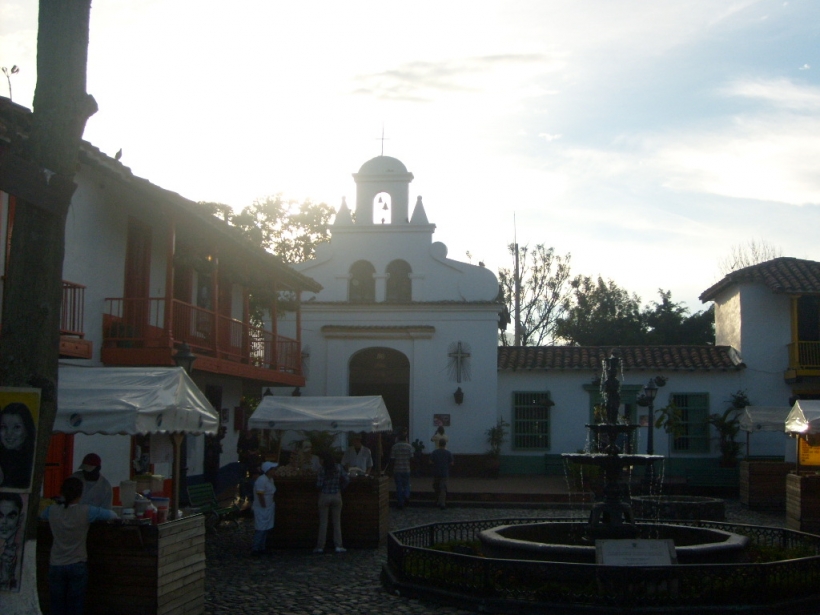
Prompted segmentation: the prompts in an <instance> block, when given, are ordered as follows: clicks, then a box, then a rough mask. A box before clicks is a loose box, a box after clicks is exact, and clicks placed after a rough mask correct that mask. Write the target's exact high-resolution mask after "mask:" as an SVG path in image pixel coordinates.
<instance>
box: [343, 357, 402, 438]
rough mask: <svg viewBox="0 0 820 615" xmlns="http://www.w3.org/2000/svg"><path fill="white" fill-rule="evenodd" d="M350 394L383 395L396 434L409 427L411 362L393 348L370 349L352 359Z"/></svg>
mask: <svg viewBox="0 0 820 615" xmlns="http://www.w3.org/2000/svg"><path fill="white" fill-rule="evenodd" d="M348 390H349V391H350V395H381V396H382V398H383V399H384V403H385V405H386V406H387V410H388V412H389V413H390V420H391V421H392V422H393V431H396V432H397V431H398V430H400V429H402V428H405V429H409V428H410V361H409V360H408V359H407V357H406V356H405V355H404V354H402V353H401V352H399V351H397V350H393V349H392V348H367V349H365V350H361V351H359V352H357V353H356V354H355V355H353V357H352V358H351V359H350V380H349V388H348Z"/></svg>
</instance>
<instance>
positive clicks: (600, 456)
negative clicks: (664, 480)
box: [479, 354, 748, 563]
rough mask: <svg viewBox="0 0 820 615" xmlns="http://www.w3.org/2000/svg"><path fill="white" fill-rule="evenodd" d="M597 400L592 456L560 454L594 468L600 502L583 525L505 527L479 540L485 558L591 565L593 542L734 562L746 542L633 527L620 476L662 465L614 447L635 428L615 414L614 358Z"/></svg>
mask: <svg viewBox="0 0 820 615" xmlns="http://www.w3.org/2000/svg"><path fill="white" fill-rule="evenodd" d="M603 368H604V378H602V383H603V387H602V394H603V399H604V404H603V405H604V416H603V420H602V421H601V422H598V423H595V424H591V425H587V426H586V427H587V429H588V430H589V431H590V433H591V434H592V435H593V441H594V444H595V446H594V448H595V449H596V451H597V452H588V453H565V454H564V455H563V457H564V459H565V460H566V461H568V462H570V463H576V464H580V465H585V466H594V467H597V468H600V470H601V471H602V473H603V477H604V488H603V499H602V500H600V501H598V502H596V503H595V504H594V505H593V507H592V511H591V512H590V515H589V521H588V522H587V523H586V524H584V523H576V522H548V523H531V524H516V525H505V526H499V527H495V528H491V529H488V530H484V531H482V532H481V533H480V534H479V538H480V540H481V543H482V549H483V552H484V554H485V555H487V556H489V557H497V558H505V559H535V560H545V561H561V562H580V563H594V562H595V561H596V546H595V543H596V541H598V540H614V539H638V538H640V539H661V540H666V539H671V540H673V541H674V545H675V554H676V559H677V561H678V562H679V563H700V562H704V563H707V562H708V563H717V562H734V561H740V560H741V559H742V557H743V552H744V549H745V548H746V545H747V543H748V538H746V537H744V536H739V535H737V534H732V533H729V532H724V531H722V530H718V529H707V528H693V527H684V526H680V525H673V524H662V523H651V524H650V523H640V524H639V523H636V522H635V519H634V516H633V513H632V507H631V504H630V502H629V498H628V497H627V495H628V494H627V493H626V491H627V490H626V489H625V485H624V483H625V481H624V475H625V470H627V469H628V468H632V467H634V466H647V465H651V464H654V463H656V462H660V461H662V460H663V456H661V455H641V454H634V453H629V452H624V451H623V450H622V447H621V446H620V445H619V442H621V441H623V442H630V441H631V437H632V434H633V433H634V432H635V430H636V429H638V428H639V425H634V424H630V423H629V421H628V420H627V418H626V417H625V416H622V415H620V414H619V409H620V406H621V394H620V391H621V381H620V378H619V376H620V371H621V369H620V368H621V363H620V359H619V358H618V357H617V356H615V355H614V354H613V355H612V356H610V357H609V358H608V359H606V360H605V361H604V365H603Z"/></svg>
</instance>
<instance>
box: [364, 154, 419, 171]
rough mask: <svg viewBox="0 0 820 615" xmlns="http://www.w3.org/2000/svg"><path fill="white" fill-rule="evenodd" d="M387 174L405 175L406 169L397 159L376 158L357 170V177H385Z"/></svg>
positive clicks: (388, 157) (387, 157)
mask: <svg viewBox="0 0 820 615" xmlns="http://www.w3.org/2000/svg"><path fill="white" fill-rule="evenodd" d="M388 173H396V174H406V173H407V167H406V166H404V164H403V163H402V161H401V160H399V159H398V158H391V157H390V156H376V157H375V158H371V159H370V160H368V161H367V162H365V163H364V164H363V165H362V168H361V169H359V175H386V174H388Z"/></svg>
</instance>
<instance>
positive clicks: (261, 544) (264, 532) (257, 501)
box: [251, 461, 279, 555]
mask: <svg viewBox="0 0 820 615" xmlns="http://www.w3.org/2000/svg"><path fill="white" fill-rule="evenodd" d="M278 465H279V464H278V463H273V462H272V461H265V462H264V463H263V464H262V474H261V475H260V476H259V478H257V479H256V482H255V483H254V485H253V491H254V494H255V497H254V498H253V525H254V529H255V530H256V531H255V532H254V533H253V542H252V543H251V555H262V554H264V553H265V549H266V547H267V542H268V532H270V531H271V530H272V529H273V517H274V513H275V508H274V503H273V494H274V493H276V485H275V484H274V483H273V471H274V470H275V469H276V467H277V466H278Z"/></svg>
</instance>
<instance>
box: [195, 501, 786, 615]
mask: <svg viewBox="0 0 820 615" xmlns="http://www.w3.org/2000/svg"><path fill="white" fill-rule="evenodd" d="M580 514H583V513H579V515H580ZM561 516H570V513H568V511H567V510H565V509H560V508H558V509H533V508H525V509H521V508H495V507H492V508H448V509H447V510H445V511H441V510H438V509H437V508H434V507H409V508H406V509H404V510H396V509H395V508H391V510H390V529H391V530H395V529H401V528H405V527H412V526H415V525H423V524H426V523H434V522H436V521H463V520H471V519H495V518H509V517H522V518H535V517H561ZM726 517H727V521H730V522H739V523H749V524H752V525H775V526H781V527H782V526H783V524H784V523H785V515H784V514H782V513H781V514H767V513H762V512H754V511H748V510H747V509H746V508H745V507H743V506H742V505H741V504H740V503H739V502H737V501H735V500H727V501H726ZM252 534H253V520H252V519H248V518H243V519H242V520H241V522H240V527H239V529H238V530H236V531H234V530H231V529H225V530H222V531H221V532H220V533H218V534H216V535H214V534H209V535H208V539H207V547H206V552H207V577H206V583H207V586H206V597H205V600H206V604H205V612H206V613H208V614H209V615H223V614H224V615H228V614H229V615H237V614H240V613H243V614H244V613H251V614H255V613H258V614H262V613H265V614H272V613H276V614H277V615H348V614H353V613H368V614H377V613H378V614H380V613H389V614H391V615H406V614H407V615H415V614H422V613H423V614H427V613H434V612H435V613H437V614H441V615H456V614H463V615H466V614H467V613H471V611H465V610H461V609H457V608H452V607H447V606H440V605H437V604H435V603H432V602H431V603H427V602H422V601H419V600H410V599H407V598H403V597H401V596H395V595H393V594H390V593H388V592H387V591H386V590H385V589H384V588H383V587H382V586H381V583H380V581H379V574H380V571H381V567H382V564H383V563H384V561H385V560H386V548H382V549H361V550H359V549H351V550H349V551H348V552H347V553H342V554H335V553H332V554H331V553H325V554H324V555H314V554H313V553H311V552H310V550H308V549H305V550H279V551H274V552H273V553H272V554H270V555H266V556H263V557H254V558H252V557H250V556H249V553H250V543H251V536H252Z"/></svg>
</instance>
